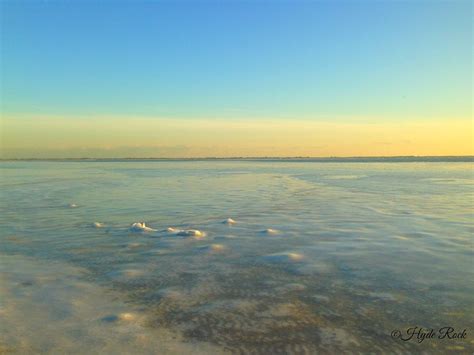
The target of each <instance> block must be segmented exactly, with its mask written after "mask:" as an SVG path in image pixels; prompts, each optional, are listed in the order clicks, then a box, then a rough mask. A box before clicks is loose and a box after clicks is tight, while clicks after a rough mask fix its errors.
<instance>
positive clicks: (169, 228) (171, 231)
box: [166, 227, 181, 233]
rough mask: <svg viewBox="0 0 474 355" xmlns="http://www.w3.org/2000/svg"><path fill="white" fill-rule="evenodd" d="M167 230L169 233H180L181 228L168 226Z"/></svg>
mask: <svg viewBox="0 0 474 355" xmlns="http://www.w3.org/2000/svg"><path fill="white" fill-rule="evenodd" d="M166 231H167V232H168V233H179V232H180V231H181V230H180V229H177V228H174V227H168V228H166Z"/></svg>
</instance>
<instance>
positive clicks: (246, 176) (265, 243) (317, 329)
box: [0, 161, 474, 353]
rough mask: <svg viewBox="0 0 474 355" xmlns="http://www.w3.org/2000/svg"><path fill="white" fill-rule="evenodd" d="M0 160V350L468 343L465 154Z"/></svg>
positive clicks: (378, 347) (469, 175)
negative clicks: (460, 159) (419, 338)
mask: <svg viewBox="0 0 474 355" xmlns="http://www.w3.org/2000/svg"><path fill="white" fill-rule="evenodd" d="M1 168H2V169H1V174H2V179H1V191H2V201H3V202H2V203H1V205H0V207H1V211H0V231H1V239H0V247H1V253H2V255H1V272H2V277H3V279H2V285H1V288H0V291H1V293H2V294H1V299H2V303H1V308H0V311H1V314H2V315H3V317H4V320H5V322H2V328H0V329H1V330H2V334H3V336H2V338H0V346H1V348H0V351H1V350H2V349H7V350H13V351H15V350H17V351H19V352H28V350H31V351H33V352H34V351H39V352H51V351H53V352H54V351H56V352H58V353H60V352H61V350H58V349H63V350H64V351H66V352H74V349H75V351H76V352H83V351H84V350H87V351H88V352H91V353H94V352H96V353H98V352H101V351H102V352H103V351H105V352H114V351H118V349H120V351H122V352H128V351H127V349H132V348H127V346H129V347H130V346H132V347H133V350H130V351H131V352H136V353H153V352H162V353H183V352H187V353H189V352H191V351H192V352H195V353H219V352H234V353H246V352H255V353H277V352H282V353H314V352H322V353H327V352H330V353H334V352H340V351H350V352H354V351H361V352H367V351H369V350H372V351H374V352H397V351H398V352H406V351H411V352H419V351H427V352H430V353H433V352H440V353H443V352H446V351H448V350H460V351H464V352H468V353H469V352H471V353H472V350H473V349H474V343H473V339H472V336H471V337H469V336H468V339H467V340H465V339H459V340H444V341H440V340H435V339H428V340H425V341H424V342H423V343H422V344H418V343H416V341H407V342H403V341H400V340H397V339H392V338H391V337H390V334H391V331H392V330H394V329H400V330H404V329H407V328H409V327H413V326H419V327H424V328H440V327H442V326H446V325H448V326H452V327H454V328H456V329H459V330H462V329H464V328H467V330H468V334H469V331H472V330H473V329H474V327H473V323H474V321H473V319H472V316H471V314H472V311H473V310H474V309H473V308H474V307H473V305H474V300H473V297H472V294H474V290H473V289H474V287H473V284H472V282H470V280H472V279H474V278H473V273H474V268H473V248H472V247H473V244H472V235H473V231H474V225H473V223H472V221H473V218H472V217H473V197H474V195H473V192H474V184H473V181H474V179H473V170H472V164H469V163H316V162H310V163H301V162H300V163H295V162H245V161H232V162H225V161H215V162H107V163H98V162H70V163H68V162H63V163H57V162H56V163H51V162H36V163H35V162H14V163H13V162H8V163H7V162H4V163H2V164H1ZM72 206H74V207H72ZM137 222H140V223H142V222H144V223H145V224H146V227H147V228H149V229H144V228H142V229H140V228H131V226H132V223H137ZM136 226H137V225H135V227H136ZM169 228H172V229H169ZM192 230H196V231H202V235H197V234H196V233H182V231H188V232H189V231H192ZM38 306H39V307H40V308H38ZM38 324H46V325H47V326H45V327H44V329H42V330H41V332H39V333H38V332H35V329H37V325H38ZM12 329H21V330H22V331H21V332H18V331H15V332H13V331H12ZM117 329H122V330H121V331H120V332H117ZM33 333H34V334H33ZM153 339H154V340H153ZM157 339H159V341H158V340H157ZM86 343H87V347H86V348H84V347H85V346H86V345H85V344H86ZM114 344H115V345H114ZM121 344H122V345H123V344H128V345H123V347H121V346H122V345H121Z"/></svg>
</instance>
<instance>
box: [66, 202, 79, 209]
mask: <svg viewBox="0 0 474 355" xmlns="http://www.w3.org/2000/svg"><path fill="white" fill-rule="evenodd" d="M67 206H68V207H69V208H77V207H79V206H78V205H76V204H75V203H70V204H69V205H67Z"/></svg>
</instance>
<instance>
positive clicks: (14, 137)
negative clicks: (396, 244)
mask: <svg viewBox="0 0 474 355" xmlns="http://www.w3.org/2000/svg"><path fill="white" fill-rule="evenodd" d="M0 6H1V44H2V48H1V49H2V62H1V92H0V98H1V102H0V113H1V125H0V130H1V132H0V133H1V138H2V139H1V142H0V144H1V146H0V148H1V149H0V153H1V154H0V155H2V156H4V157H83V156H91V157H124V156H127V157H142V156H147V157H151V156H157V157H162V156H166V157H177V156H179V157H183V156H185V157H191V156H192V157H197V156H264V155H265V156H335V155H337V156H354V155H464V154H473V153H474V145H473V121H472V98H473V97H472V49H473V48H472V34H473V32H472V4H471V2H470V1H435V0H433V1H416V0H413V1H356V0H354V1H338V0H334V1H298V0H295V1H105V0H102V1H101V0H94V1H92V0H87V1H86V0H83V1H80V0H76V1H58V0H56V1H40V0H36V1H21V0H16V1H12V0H3V1H1V2H0Z"/></svg>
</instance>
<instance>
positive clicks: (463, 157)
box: [0, 155, 474, 162]
mask: <svg viewBox="0 0 474 355" xmlns="http://www.w3.org/2000/svg"><path fill="white" fill-rule="evenodd" d="M381 159H383V160H386V161H390V160H403V161H430V160H432V161H441V162H442V161H443V159H446V161H459V162H464V161H465V162H471V161H472V162H474V155H380V156H327V157H318V156H276V157H270V156H248V157H244V156H229V157H212V156H209V157H100V158H94V157H81V158H72V157H62V158H0V161H120V160H127V161H134V160H136V161H143V160H145V161H160V160H161V161H200V160H201V161H202V160H267V161H271V160H287V161H288V160H299V161H305V160H306V161H309V160H313V161H315V160H317V161H343V160H367V161H370V160H381Z"/></svg>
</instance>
